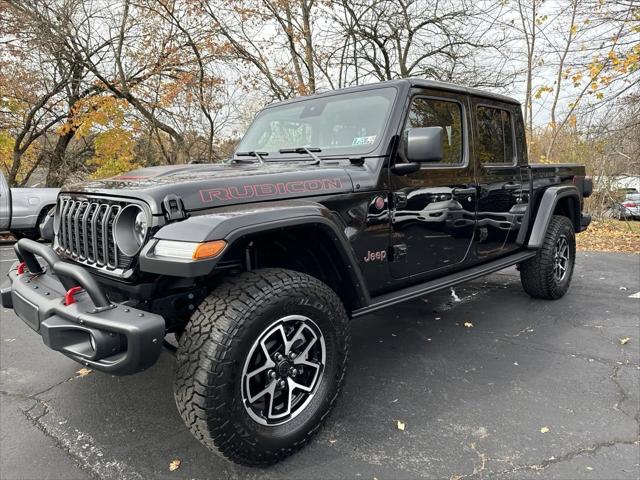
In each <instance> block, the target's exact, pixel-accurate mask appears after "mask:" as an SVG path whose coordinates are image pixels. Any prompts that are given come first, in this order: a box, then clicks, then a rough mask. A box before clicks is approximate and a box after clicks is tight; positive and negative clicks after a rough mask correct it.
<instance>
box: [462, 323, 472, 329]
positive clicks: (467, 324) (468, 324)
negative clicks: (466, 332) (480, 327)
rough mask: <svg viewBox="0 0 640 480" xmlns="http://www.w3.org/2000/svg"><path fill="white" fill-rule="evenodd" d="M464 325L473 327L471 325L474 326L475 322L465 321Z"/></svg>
mask: <svg viewBox="0 0 640 480" xmlns="http://www.w3.org/2000/svg"><path fill="white" fill-rule="evenodd" d="M464 326H465V327H467V328H471V327H473V323H471V322H464Z"/></svg>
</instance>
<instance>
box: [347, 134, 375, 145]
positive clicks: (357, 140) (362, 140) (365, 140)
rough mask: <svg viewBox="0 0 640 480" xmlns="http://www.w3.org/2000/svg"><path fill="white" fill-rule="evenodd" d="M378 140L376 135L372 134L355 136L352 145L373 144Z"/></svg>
mask: <svg viewBox="0 0 640 480" xmlns="http://www.w3.org/2000/svg"><path fill="white" fill-rule="evenodd" d="M375 141H376V136H375V135H371V136H369V137H354V139H353V142H351V145H373V144H374V143H375Z"/></svg>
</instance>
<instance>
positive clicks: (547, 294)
mask: <svg viewBox="0 0 640 480" xmlns="http://www.w3.org/2000/svg"><path fill="white" fill-rule="evenodd" d="M575 257H576V235H575V232H574V230H573V224H572V223H571V220H569V219H568V218H567V217H563V216H560V215H554V216H553V217H552V218H551V222H550V223H549V227H548V228H547V233H546V235H545V238H544V241H543V243H542V247H540V250H538V253H537V255H536V256H535V257H533V258H531V259H529V260H527V261H525V262H522V263H521V264H520V280H521V281H522V286H523V287H524V290H525V291H526V292H527V293H528V294H529V295H531V296H532V297H535V298H542V299H547V300H555V299H557V298H561V297H562V296H564V294H565V293H567V290H569V285H570V284H571V277H572V275H573V267H574V264H575Z"/></svg>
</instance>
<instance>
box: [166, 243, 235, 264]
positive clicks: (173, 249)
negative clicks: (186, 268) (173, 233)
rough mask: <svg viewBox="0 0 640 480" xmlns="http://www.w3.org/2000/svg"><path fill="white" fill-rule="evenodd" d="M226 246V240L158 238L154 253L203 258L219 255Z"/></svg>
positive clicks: (170, 256) (183, 258)
mask: <svg viewBox="0 0 640 480" xmlns="http://www.w3.org/2000/svg"><path fill="white" fill-rule="evenodd" d="M226 246H227V242H225V241H224V240H213V241H211V242H202V243H196V242H181V241H175V240H158V242H157V243H156V245H155V248H154V254H155V255H156V256H158V257H165V258H180V259H182V260H203V259H205V258H213V257H216V256H218V255H220V254H221V253H222V251H223V250H224V248H225V247H226Z"/></svg>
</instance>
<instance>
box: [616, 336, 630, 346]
mask: <svg viewBox="0 0 640 480" xmlns="http://www.w3.org/2000/svg"><path fill="white" fill-rule="evenodd" d="M629 340H631V339H630V338H629V337H624V338H621V339H620V340H618V341H619V342H620V345H626V344H627V343H629Z"/></svg>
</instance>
